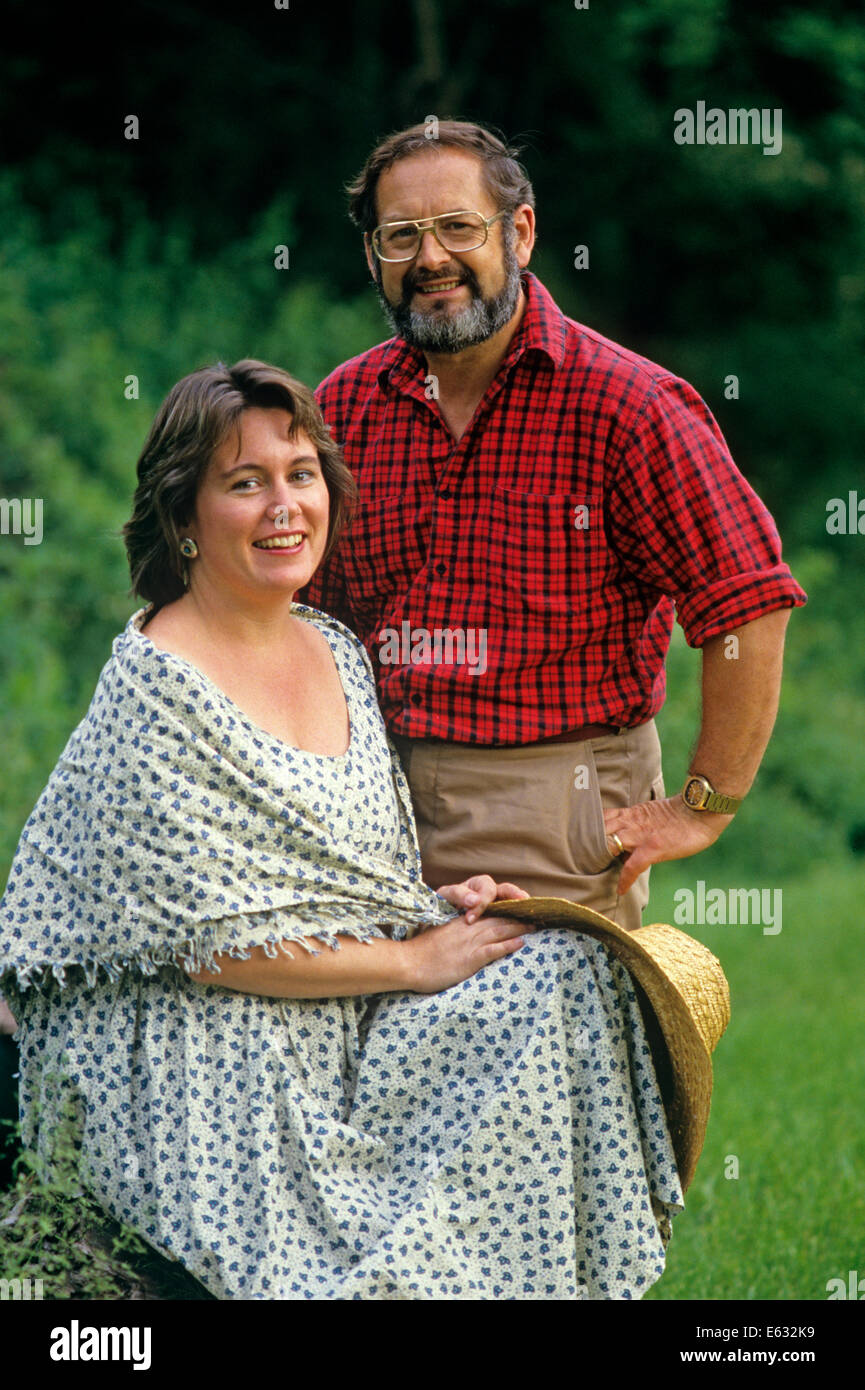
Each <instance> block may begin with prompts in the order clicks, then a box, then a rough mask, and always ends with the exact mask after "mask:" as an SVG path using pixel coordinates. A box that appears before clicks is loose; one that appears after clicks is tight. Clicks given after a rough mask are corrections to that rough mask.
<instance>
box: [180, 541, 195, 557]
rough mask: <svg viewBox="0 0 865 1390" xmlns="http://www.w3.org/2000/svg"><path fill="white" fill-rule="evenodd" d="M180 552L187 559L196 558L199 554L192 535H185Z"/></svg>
mask: <svg viewBox="0 0 865 1390" xmlns="http://www.w3.org/2000/svg"><path fill="white" fill-rule="evenodd" d="M180 553H181V555H185V556H186V558H187V560H194V559H195V557H196V555H197V554H198V546H197V545H196V544H195V541H194V540H193V539H192V537H191V536H184V537H183V540H182V541H181V542H180Z"/></svg>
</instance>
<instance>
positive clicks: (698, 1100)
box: [486, 898, 730, 1191]
mask: <svg viewBox="0 0 865 1390" xmlns="http://www.w3.org/2000/svg"><path fill="white" fill-rule="evenodd" d="M486 912H487V915H488V916H490V917H513V918H517V919H527V920H529V921H531V922H537V923H538V925H540V926H546V927H553V926H555V927H559V926H561V927H572V928H573V929H574V930H575V931H580V932H585V934H586V935H587V936H594V937H596V938H597V940H598V941H602V942H603V943H604V945H605V946H608V947H609V948H610V950H611V951H612V952H613V954H614V955H616V956H617V957H618V958H619V960H620V961H621V962H622V964H623V965H624V966H625V968H626V969H627V970H628V971H629V973H630V975H631V977H632V979H633V980H634V982H635V984H636V987H637V988H636V992H637V997H638V999H639V1001H640V1007H641V1010H642V1013H643V1018H644V1021H645V1024H646V1032H647V1035H648V1039H649V1044H650V1046H651V1049H652V1056H653V1059H654V1062H655V1070H656V1072H657V1076H658V1082H659V1085H660V1088H661V1095H662V1097H663V1100H664V1109H665V1110H666V1112H667V1123H668V1126H669V1130H670V1137H671V1139H672V1141H673V1148H674V1150H675V1154H676V1164H677V1166H678V1169H679V1181H680V1182H681V1184H682V1189H683V1191H685V1190H687V1188H688V1186H689V1185H690V1182H691V1179H692V1178H693V1176H694V1170H695V1168H696V1166H697V1159H698V1158H699V1157H700V1152H701V1150H702V1148H703V1141H704V1139H705V1137H706V1125H707V1123H708V1120H709V1101H710V1098H711V1095H712V1052H713V1051H714V1049H715V1047H716V1046H717V1044H718V1041H719V1039H720V1037H721V1034H722V1033H723V1031H724V1029H725V1028H726V1026H727V1024H728V1023H729V1021H730V989H729V986H728V984H727V980H726V978H725V975H724V972H723V970H722V969H721V965H720V962H719V961H718V960H716V958H715V957H714V956H713V955H712V953H711V951H708V950H707V949H706V947H705V946H704V945H702V943H701V942H699V941H695V940H694V938H693V937H691V936H688V935H687V934H686V933H685V932H683V931H679V929H678V927H670V926H666V925H665V924H663V923H653V924H652V925H651V926H643V927H637V929H636V930H635V931H632V932H629V931H625V930H624V928H623V927H620V926H617V925H616V923H615V922H611V921H610V919H609V917H603V916H602V915H601V913H600V912H594V911H592V909H591V908H590V907H582V906H580V904H579V903H572V902H567V901H566V900H565V899H564V898H520V899H508V900H507V901H506V902H495V903H491V904H490V906H489V907H488V908H487V909H486ZM647 1004H648V1006H649V1007H648V1008H647Z"/></svg>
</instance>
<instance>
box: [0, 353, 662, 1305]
mask: <svg viewBox="0 0 865 1390" xmlns="http://www.w3.org/2000/svg"><path fill="white" fill-rule="evenodd" d="M138 477H139V483H138V488H137V491H136V495H135V503H134V509H133V516H132V519H131V521H130V522H129V524H128V525H127V527H126V528H125V536H126V542H127V549H128V554H129V562H130V569H131V573H132V577H133V586H134V589H135V592H136V593H137V594H139V595H140V596H141V597H142V598H144V599H145V600H147V602H148V606H147V608H142V609H140V610H139V611H138V612H137V613H135V614H134V615H133V616H132V617H131V618H130V620H129V622H128V624H127V626H126V629H125V631H124V632H123V633H122V634H121V635H120V636H119V637H117V639H116V640H115V642H114V646H113V650H112V655H111V659H110V660H109V661H108V662H107V664H106V666H105V668H104V670H103V672H102V675H101V677H100V680H99V684H98V686H97V689H96V692H95V694H94V697H93V700H92V702H91V705H90V708H89V710H88V712H87V715H86V717H85V719H84V720H83V721H82V723H81V724H80V725H79V727H78V728H77V729H76V730H75V731H74V732H73V734H72V736H71V738H70V739H69V742H68V744H67V746H66V748H65V749H64V751H63V753H62V755H61V757H60V760H59V762H58V765H57V767H56V768H55V771H54V773H53V774H52V777H51V779H50V781H49V783H48V786H47V787H46V789H45V791H44V792H43V794H42V796H41V797H40V799H39V802H38V803H37V806H36V807H35V809H34V811H33V813H32V815H31V816H30V819H29V820H28V822H27V825H26V826H25V828H24V831H23V833H22V836H21V841H20V844H19V848H18V852H17V855H16V858H15V862H14V864H13V866H12V872H11V874H10V878H9V885H8V888H7V891H6V894H5V896H4V898H3V902H2V906H0V990H2V992H3V993H4V994H5V995H6V996H7V997H8V999H9V1001H10V1003H11V1005H12V1009H13V1012H14V1014H15V1016H16V1018H17V1019H18V1021H19V1023H20V1058H21V1060H20V1073H21V1123H22V1134H23V1139H24V1143H25V1145H26V1146H27V1147H28V1148H29V1149H31V1150H34V1149H35V1150H36V1151H37V1152H38V1153H39V1154H40V1156H41V1157H42V1159H43V1160H44V1161H45V1162H46V1164H47V1165H48V1166H49V1170H50V1167H51V1165H52V1163H53V1162H54V1161H55V1158H56V1155H55V1152H54V1150H55V1145H56V1136H57V1135H58V1134H60V1133H61V1132H64V1131H66V1132H68V1127H69V1125H70V1124H71V1125H72V1126H73V1129H74V1140H75V1145H76V1152H78V1153H79V1154H80V1179H81V1183H82V1185H83V1187H84V1188H85V1189H86V1190H87V1191H88V1192H89V1193H90V1194H92V1196H93V1197H94V1198H95V1199H96V1201H97V1202H98V1203H99V1204H101V1206H102V1207H103V1208H104V1209H105V1210H106V1211H107V1212H108V1213H109V1214H110V1215H111V1216H112V1217H113V1218H114V1219H116V1220H118V1221H121V1222H123V1223H125V1224H127V1225H128V1226H131V1227H133V1229H135V1230H136V1231H137V1232H139V1233H140V1234H141V1235H142V1236H143V1237H144V1238H145V1239H146V1240H147V1241H149V1242H150V1244H151V1245H152V1246H153V1247H155V1248H156V1249H157V1250H159V1251H160V1252H161V1253H162V1254H164V1255H167V1256H168V1257H169V1258H171V1259H175V1260H177V1261H179V1262H180V1263H181V1264H182V1265H183V1266H184V1267H185V1268H186V1269H187V1270H188V1271H189V1272H190V1273H191V1274H193V1275H194V1276H195V1277H196V1278H198V1279H199V1280H200V1281H201V1282H202V1283H203V1284H204V1285H205V1286H206V1287H207V1289H208V1290H210V1292H212V1293H213V1294H215V1295H216V1296H217V1297H220V1298H228V1299H233V1298H243V1299H249V1298H266V1299H441V1298H453V1299H457V1298H459V1299H463V1298H484V1299H493V1298H499V1297H503V1296H504V1297H517V1298H522V1297H539V1298H567V1299H570V1298H578V1297H582V1296H584V1295H585V1294H586V1293H588V1294H589V1295H590V1296H592V1297H599V1298H614V1297H615V1298H633V1297H639V1295H640V1293H641V1292H642V1291H643V1290H644V1289H645V1288H647V1287H648V1286H649V1284H651V1283H652V1282H653V1280H654V1279H657V1278H658V1277H659V1275H660V1273H661V1272H662V1270H663V1266H664V1244H665V1240H666V1238H667V1236H668V1233H669V1218H670V1215H671V1214H672V1212H673V1211H675V1210H676V1209H677V1207H678V1205H679V1204H680V1201H681V1187H680V1184H679V1180H678V1177H677V1172H676V1160H675V1153H674V1150H673V1146H672V1140H671V1137H670V1134H669V1132H668V1130H667V1128H666V1124H665V1121H664V1118H663V1104H662V1097H661V1093H660V1090H659V1086H658V1082H657V1079H656V1076H655V1073H654V1070H653V1067H652V1061H651V1056H650V1052H649V1046H648V1041H647V1037H646V1034H645V1032H644V1030H643V1024H642V1022H641V1017H640V1011H639V1006H638V1004H637V1000H636V997H635V994H634V991H633V989H632V987H631V985H630V983H629V979H628V976H627V973H626V971H625V970H624V969H623V968H622V967H621V966H620V965H619V963H618V962H617V961H616V960H615V959H614V958H613V957H612V956H611V955H609V954H608V953H607V951H606V949H605V947H604V945H602V944H601V943H600V942H598V941H594V940H592V939H591V938H589V937H581V936H579V935H578V933H576V932H574V931H555V930H552V931H549V932H545V933H542V932H540V931H539V930H537V927H536V925H535V924H533V923H532V922H531V921H529V920H526V921H522V922H520V921H514V920H511V919H509V918H506V917H496V916H488V915H486V912H487V909H489V908H490V907H491V905H492V904H494V903H495V902H496V901H499V900H501V899H505V898H510V899H512V898H525V896H526V894H525V893H524V892H523V890H522V889H521V888H520V887H518V886H517V885H515V884H513V883H495V882H494V881H493V880H492V878H490V877H489V876H488V875H484V874H482V873H480V872H478V873H476V874H475V875H473V876H472V877H471V878H468V879H466V881H465V882H463V883H459V884H449V885H445V886H444V887H442V888H440V889H439V891H438V893H434V892H433V891H432V889H431V888H430V887H428V886H427V885H426V884H425V883H424V881H423V878H422V874H421V861H420V852H419V849H418V842H417V834H416V830H415V824H414V819H413V816H412V807H411V799H410V795H409V790H408V784H407V782H406V779H405V775H404V773H403V770H402V767H401V764H400V761H399V758H398V757H397V755H396V752H395V749H394V746H393V743H392V741H391V740H390V738H389V737H388V735H387V733H386V730H385V725H384V721H383V719H382V715H381V711H380V709H379V706H378V703H377V701H376V697H375V685H374V680H373V676H372V670H371V667H370V662H369V658H368V656H367V654H366V651H365V649H364V647H363V645H362V643H361V642H360V640H359V639H358V638H357V637H355V636H354V634H353V633H351V632H350V631H349V630H348V629H347V628H345V627H343V626H342V624H341V623H339V622H337V621H336V620H335V619H332V618H329V617H328V616H326V615H325V614H324V613H321V612H319V611H317V610H316V609H313V608H309V607H306V606H303V605H301V604H298V603H296V602H295V601H294V595H295V594H296V593H297V591H298V589H300V588H301V586H303V585H305V584H306V583H307V582H308V581H309V579H310V577H311V576H312V574H313V573H314V571H315V569H316V567H317V565H318V564H319V562H320V561H321V558H322V557H323V556H324V555H325V554H326V553H327V552H328V550H329V549H330V548H331V547H332V546H333V545H334V544H335V541H336V538H337V537H338V535H339V532H340V528H341V526H342V523H343V520H344V518H345V515H346V511H347V508H348V506H349V505H350V503H351V500H352V497H353V492H354V487H353V483H352V480H351V477H350V475H349V474H348V473H347V471H346V469H345V466H344V464H343V463H342V460H341V457H340V455H339V451H338V450H337V449H336V447H335V446H334V444H333V442H332V440H331V439H330V436H329V435H328V433H327V431H326V429H325V427H324V425H323V423H322V420H321V417H320V416H319V414H318V412H317V409H316V406H315V402H314V400H313V398H312V396H311V394H310V393H309V392H308V391H307V390H306V388H305V387H303V386H301V385H300V384H299V383H297V382H295V381H294V380H293V379H292V378H291V377H288V376H287V375H286V374H285V373H282V372H279V371H278V370H277V369H276V368H272V367H268V366H266V365H265V364H263V363H257V362H242V363H238V364H237V365H236V366H235V367H232V368H226V367H223V366H221V365H220V366H217V367H210V368H206V369H204V370H202V371H200V372H194V373H192V375H191V376H189V377H187V378H185V379H184V380H183V381H182V382H180V383H179V384H178V385H177V386H176V387H175V388H174V390H173V391H172V392H171V393H170V394H169V396H168V398H167V400H166V401H165V403H164V405H163V406H162V408H161V410H160V412H159V414H158V415H157V418H156V420H155V422H154V425H153V428H152V429H151V432H150V435H149V437H148V440H147V442H146V444H145V447H144V451H143V453H142V457H141V460H140V462H139V469H138ZM481 679H482V677H481ZM482 867H483V866H482V865H481V866H478V868H479V869H481V868H482ZM589 1040H593V1041H592V1043H591V1050H588V1042H589ZM602 1134H603V1136H604V1138H603V1143H604V1144H605V1146H606V1147H605V1151H604V1156H603V1160H601V1159H597V1160H596V1159H594V1158H593V1157H592V1154H593V1153H596V1152H597V1150H598V1149H599V1148H600V1144H601V1142H602V1141H601V1140H600V1139H599V1136H600V1135H602ZM577 1188H578V1189H579V1194H578V1196H577V1195H576V1189H577ZM614 1197H615V1201H614V1200H613V1198H614ZM586 1203H588V1206H585V1204H586ZM527 1237H529V1239H528V1240H527Z"/></svg>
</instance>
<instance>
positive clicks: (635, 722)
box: [301, 121, 805, 929]
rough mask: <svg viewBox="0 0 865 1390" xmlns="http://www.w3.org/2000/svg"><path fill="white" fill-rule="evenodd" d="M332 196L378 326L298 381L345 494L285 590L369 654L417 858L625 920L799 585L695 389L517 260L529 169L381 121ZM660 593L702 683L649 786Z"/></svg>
mask: <svg viewBox="0 0 865 1390" xmlns="http://www.w3.org/2000/svg"><path fill="white" fill-rule="evenodd" d="M431 134H433V135H434V138H430V135H431ZM349 196H350V212H351V216H352V218H353V220H354V222H355V223H356V224H357V225H358V226H359V227H360V229H361V231H362V232H363V238H364V247H365V251H366V259H367V264H368V266H369V269H370V272H371V274H372V276H373V280H374V282H375V286H376V289H377V291H378V295H379V298H380V300H381V304H382V307H383V309H384V312H385V314H386V316H387V318H388V319H389V321H390V323H391V325H392V328H393V331H394V335H395V336H394V337H392V338H391V339H389V340H388V341H387V342H384V343H382V344H380V345H379V346H377V347H374V348H372V349H371V350H370V351H368V352H365V353H363V354H362V355H361V356H359V357H356V358H354V359H352V360H351V361H349V362H346V363H344V364H343V365H342V366H340V367H338V368H337V369H336V371H334V372H333V373H332V374H331V375H330V376H329V377H328V378H327V379H326V380H325V381H324V382H322V384H321V386H320V387H319V390H318V393H317V394H318V400H319V403H320V405H321V407H322V410H323V412H324V415H325V418H326V420H327V421H328V424H329V425H330V428H331V430H332V432H333V434H334V436H335V438H336V439H337V441H338V442H339V443H340V445H341V446H342V448H343V451H344V453H345V457H346V460H347V462H348V464H349V467H350V468H351V469H352V472H353V473H354V475H355V477H356V479H357V483H358V487H359V505H358V510H357V514H356V517H355V520H354V523H353V526H352V528H351V531H350V533H349V534H348V536H347V537H346V538H344V539H343V541H342V543H341V546H340V548H339V549H338V550H337V551H336V552H335V554H334V556H333V557H332V558H331V560H330V561H329V562H328V564H327V566H326V567H325V568H324V569H323V570H322V571H320V572H319V574H318V575H317V576H316V578H315V579H314V580H313V582H312V583H311V584H310V586H309V588H308V590H307V591H306V594H305V595H301V597H304V598H305V599H306V601H308V602H310V603H312V604H314V605H315V606H318V607H320V608H323V609H325V610H326V611H327V612H329V613H332V614H334V615H335V616H336V617H338V618H340V619H342V621H343V622H345V623H346V624H347V625H348V626H349V627H351V628H352V629H353V630H354V631H355V632H356V633H357V634H358V635H359V636H360V637H361V638H362V640H363V642H364V644H365V646H366V648H367V651H368V652H369V655H370V658H371V660H372V664H373V667H374V670H375V673H376V678H377V682H378V692H379V698H380V702H381V706H382V710H383V712H384V716H385V720H386V722H387V725H388V728H389V730H390V732H391V734H392V735H393V738H394V740H395V742H396V745H397V748H398V750H399V752H400V755H401V758H402V760H403V763H404V766H405V769H406V773H407V776H408V780H409V784H410V786H411V791H412V798H413V802H414V808H415V814H416V816H417V822H418V835H419V839H420V846H421V853H422V859H423V866H424V876H425V878H426V880H427V882H428V883H429V884H430V885H431V886H433V887H435V888H437V887H440V886H442V885H443V884H446V883H456V882H459V881H460V880H462V879H464V878H466V877H468V876H469V875H470V874H471V873H473V872H475V871H476V870H477V868H478V866H479V865H480V866H482V867H483V869H484V871H485V872H488V873H489V874H491V875H492V876H493V878H494V879H496V880H497V881H498V880H500V879H507V880H509V881H511V882H515V883H518V884H519V885H520V886H521V887H523V888H525V889H526V890H527V891H528V892H530V893H532V894H533V895H553V896H559V897H565V898H569V899H571V900H573V901H575V902H580V903H583V904H585V905H587V906H589V907H593V908H595V909H596V910H598V911H600V912H603V913H605V914H606V915H607V916H609V917H612V918H613V919H614V920H615V921H617V922H619V923H620V924H621V925H623V926H625V927H626V928H628V929H633V928H635V927H637V926H638V925H639V924H640V921H641V914H642V909H643V907H644V906H645V903H646V901H647V899H648V876H649V874H648V871H649V866H650V865H651V864H653V863H656V862H658V861H660V860H667V859H679V858H684V857H686V856H688V855H692V854H696V853H698V852H699V851H701V850H703V849H705V848H706V847H707V846H709V845H711V844H712V843H713V842H714V841H715V840H716V839H717V837H718V836H719V835H720V834H721V832H722V831H723V830H724V828H725V827H726V826H727V825H728V824H729V822H730V820H731V818H732V815H733V814H734V813H735V811H736V809H737V808H738V806H739V804H740V802H741V800H742V798H743V797H744V796H745V795H746V793H747V792H748V790H749V788H750V786H751V783H752V781H753V779H754V777H755V775H756V772H757V769H758V767H759V764H760V761H761V758H762V756H763V752H764V750H765V747H766V744H767V742H768V739H769V736H770V734H771V730H772V726H773V724H774V720H775V715H776V712H777V705H778V696H779V689H780V680H781V664H782V652H783V643H784V631H785V627H786V623H787V619H788V617H789V610H790V609H791V608H792V607H796V606H799V605H800V604H802V603H804V602H805V595H804V593H803V591H802V590H801V589H800V587H799V586H798V585H797V584H796V582H795V580H794V579H793V577H792V575H791V573H790V570H789V569H788V567H787V566H786V564H784V563H783V562H782V559H781V546H780V541H779V538H778V533H777V530H776V528H775V525H774V522H773V520H772V518H771V516H770V515H769V513H768V512H767V510H766V508H765V507H764V506H763V504H762V503H761V502H760V500H759V498H758V497H757V496H756V494H755V493H754V491H753V490H752V489H751V487H750V486H749V485H748V483H747V482H746V481H745V479H744V478H743V477H742V475H741V473H740V472H739V471H738V469H737V468H736V466H735V464H734V463H733V461H732V459H731V457H730V454H729V451H728V449H727V447H726V444H725V442H724V440H723V437H722V435H721V432H720V430H719V429H718V426H717V425H716V423H715V421H714V419H713V418H712V415H711V413H710V411H709V409H708V407H707V406H706V405H705V404H704V402H703V401H702V400H701V399H700V397H699V396H698V395H697V393H696V392H695V391H694V389H693V388H692V387H691V386H689V385H688V383H687V382H685V381H683V380H681V378H679V377H676V376H675V375H673V374H672V373H671V372H669V371H667V370H665V369H664V368H663V367H660V366H658V365H657V364H655V363H653V362H650V361H648V360H647V359H646V358H644V357H641V356H639V355H638V354H636V353H634V352H631V351H629V350H628V349H626V348H624V347H621V346H619V345H618V344H616V343H613V342H611V341H609V340H608V339H606V338H604V337H603V336H602V335H601V334H599V333H597V332H595V331H594V330H593V329H591V328H587V327H585V326H583V325H581V324H578V323H575V322H574V321H572V320H571V319H569V318H567V317H566V316H565V315H564V314H563V313H562V312H561V310H560V309H559V308H558V307H557V305H556V304H555V303H554V301H553V299H552V298H551V296H550V295H549V293H548V292H547V291H546V289H545V288H544V286H543V285H542V284H541V282H540V281H539V280H538V279H537V277H536V276H535V275H533V274H532V273H531V272H530V271H529V270H528V265H529V261H530V258H531V254H532V248H533V246H534V240H535V199H534V194H533V191H532V187H531V184H530V182H529V180H528V177H527V175H526V172H525V170H524V169H523V168H522V166H521V165H520V163H519V162H518V160H517V158H516V155H515V152H514V151H512V150H511V149H510V148H508V147H507V146H506V145H505V144H504V143H503V142H502V141H501V140H500V139H498V137H497V136H495V135H494V134H492V133H491V132H490V131H488V130H486V129H484V128H483V127H481V126H478V125H474V124H469V123H465V122H458V121H440V122H438V127H437V130H435V131H431V130H430V128H429V126H428V125H424V126H421V125H419V126H414V127H412V128H410V129H408V130H405V131H400V132H398V133H397V134H395V135H392V136H390V137H389V138H388V139H387V140H385V141H384V142H383V143H382V144H380V145H379V146H378V147H377V148H376V149H374V150H373V152H372V154H371V155H370V156H369V158H368V160H367V162H366V164H365V165H364V168H363V169H362V171H361V173H360V174H359V175H358V177H357V179H356V180H355V181H354V183H353V184H352V185H351V186H350V189H349ZM674 616H675V617H677V619H678V621H679V622H680V624H681V625H682V627H683V629H684V632H685V636H686V639H687V641H688V642H689V643H690V644H691V645H692V646H695V647H700V648H702V653H703V671H702V675H703V691H702V693H703V708H702V723H701V727H700V730H699V735H698V738H697V742H696V746H695V749H694V754H693V757H692V760H691V766H690V771H689V774H688V777H687V779H686V781H685V785H684V787H683V789H682V792H681V793H677V794H676V795H674V796H670V797H668V796H666V795H665V790H664V785H663V781H662V774H661V754H660V746H659V741H658V735H657V732H656V729H655V723H654V716H655V715H656V713H657V711H658V710H659V708H660V707H661V705H662V703H663V700H664V695H665V672H664V660H665V656H666V652H667V649H668V646H669V641H670V635H671V631H672V623H673V619H674Z"/></svg>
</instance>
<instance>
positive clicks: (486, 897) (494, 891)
mask: <svg viewBox="0 0 865 1390" xmlns="http://www.w3.org/2000/svg"><path fill="white" fill-rule="evenodd" d="M437 892H438V895H439V897H440V898H444V900H445V902H449V903H450V904H451V906H452V907H459V908H461V909H462V910H463V913H464V915H465V919H466V921H467V922H474V921H476V920H477V918H478V917H480V915H481V913H482V912H483V911H484V909H485V908H487V907H489V905H490V903H494V902H502V901H503V900H504V899H506V898H527V897H528V896H529V895H528V893H527V892H526V891H525V889H523V888H518V887H517V885H516V884H515V883H496V882H494V880H493V879H491V878H490V876H489V874H475V876H474V878H467V879H466V880H465V882H464V883H446V884H445V885H444V887H443V888H439V889H437Z"/></svg>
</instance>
